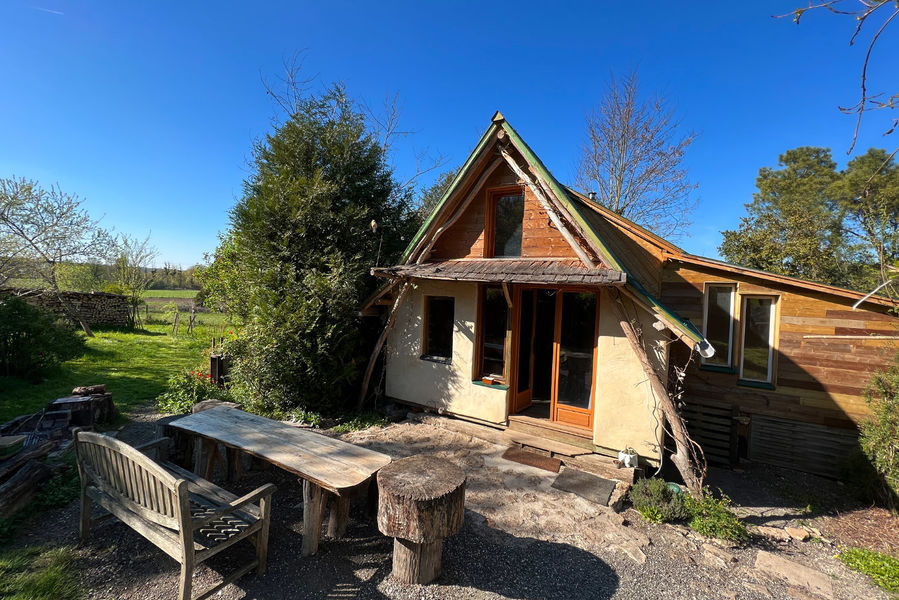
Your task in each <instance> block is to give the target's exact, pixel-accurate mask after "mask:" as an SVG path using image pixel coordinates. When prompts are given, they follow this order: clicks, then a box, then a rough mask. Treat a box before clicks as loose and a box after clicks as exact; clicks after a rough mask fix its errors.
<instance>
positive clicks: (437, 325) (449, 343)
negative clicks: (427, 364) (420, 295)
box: [421, 296, 456, 363]
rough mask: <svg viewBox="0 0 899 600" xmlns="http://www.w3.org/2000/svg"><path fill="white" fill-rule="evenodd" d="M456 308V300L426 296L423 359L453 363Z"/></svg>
mask: <svg viewBox="0 0 899 600" xmlns="http://www.w3.org/2000/svg"><path fill="white" fill-rule="evenodd" d="M455 308H456V301H455V299H454V298H449V297H445V296H425V306H424V340H423V344H422V346H423V347H422V355H421V358H423V359H425V360H433V361H437V362H445V363H449V362H451V361H452V359H453V320H454V319H455V314H454V313H455Z"/></svg>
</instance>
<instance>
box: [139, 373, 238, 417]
mask: <svg viewBox="0 0 899 600" xmlns="http://www.w3.org/2000/svg"><path fill="white" fill-rule="evenodd" d="M213 399H214V400H222V401H223V402H233V401H234V400H233V396H232V394H231V391H230V390H228V389H227V388H223V387H220V386H218V385H216V384H215V383H213V381H212V378H211V376H210V375H209V374H208V373H203V372H200V371H182V372H181V373H178V374H177V375H172V376H171V377H169V381H168V384H167V386H166V390H165V391H164V392H163V393H161V394H160V395H159V396H158V397H157V398H156V403H157V405H158V406H159V410H161V411H162V412H166V413H174V414H184V413H189V412H190V410H191V409H192V408H193V406H194V404H196V403H197V402H202V401H203V400H213Z"/></svg>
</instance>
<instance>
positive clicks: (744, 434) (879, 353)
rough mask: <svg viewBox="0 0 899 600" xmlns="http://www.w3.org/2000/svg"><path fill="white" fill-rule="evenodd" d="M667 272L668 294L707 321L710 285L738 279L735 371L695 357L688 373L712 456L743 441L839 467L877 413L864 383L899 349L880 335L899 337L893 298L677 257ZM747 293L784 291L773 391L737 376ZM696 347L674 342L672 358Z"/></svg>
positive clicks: (681, 358)
mask: <svg viewBox="0 0 899 600" xmlns="http://www.w3.org/2000/svg"><path fill="white" fill-rule="evenodd" d="M662 279H663V282H662V301H663V302H665V303H666V304H667V305H668V306H670V307H671V308H673V309H674V310H676V311H678V313H679V314H680V315H681V316H683V317H685V318H689V319H690V320H691V321H692V322H693V323H694V324H696V325H697V326H699V327H702V324H703V295H704V289H705V284H706V283H712V282H732V283H735V284H736V302H735V312H736V314H735V322H734V336H733V339H734V343H733V346H734V349H735V352H734V359H733V366H734V367H735V369H734V372H731V373H728V372H719V371H712V370H708V369H705V368H702V367H701V366H700V365H699V364H698V362H699V361H698V358H695V359H694V361H693V362H691V363H690V367H689V369H688V372H687V377H686V381H685V393H684V398H683V399H684V401H685V402H686V404H687V411H688V413H689V414H690V415H692V417H693V428H694V430H695V433H696V436H697V438H698V439H700V441H701V443H703V444H704V445H705V444H708V445H709V447H710V449H711V452H710V454H711V456H712V458H718V459H719V462H727V461H726V460H724V459H725V458H726V457H727V456H728V455H730V456H731V458H735V457H736V454H737V452H738V448H736V447H734V446H735V445H737V444H742V445H743V449H742V454H743V455H744V456H747V455H748V457H749V458H751V459H756V460H761V461H762V462H776V456H778V455H784V456H786V455H792V456H794V457H799V458H800V460H801V461H804V464H797V465H794V466H795V467H796V468H799V469H801V470H808V471H812V472H818V473H822V474H827V475H836V474H837V470H838V467H839V464H838V463H839V462H840V461H841V460H842V459H843V458H845V456H846V453H847V448H848V447H849V446H851V445H852V444H851V441H852V440H853V439H854V438H855V436H856V435H857V429H856V425H857V424H858V423H859V421H860V420H861V419H863V418H864V417H865V416H866V415H867V414H868V408H867V405H866V404H865V400H864V390H865V387H866V386H867V384H868V381H869V380H870V377H871V375H872V374H873V373H874V372H875V371H877V370H878V369H884V368H886V367H888V366H889V365H890V364H891V363H892V361H893V358H894V356H895V355H896V352H897V342H899V340H894V339H876V338H874V337H873V336H889V337H896V336H899V319H897V318H896V317H894V316H892V315H890V314H888V313H887V310H888V308H887V307H885V306H875V305H871V304H866V305H865V308H860V309H858V310H852V309H851V306H852V304H853V302H854V300H853V299H850V298H842V297H839V296H836V295H831V294H825V293H821V292H815V291H811V290H804V289H802V288H801V287H799V286H792V285H786V284H781V283H773V282H770V281H766V280H763V279H760V278H754V277H751V276H747V275H743V274H738V273H732V272H729V271H727V270H725V269H713V268H705V267H700V266H696V265H686V264H679V263H669V264H668V265H666V267H665V270H664V272H663V278H662ZM744 295H764V296H770V297H774V298H776V299H777V300H776V309H775V319H776V323H775V325H774V327H775V330H774V331H775V338H774V347H775V352H774V372H773V380H772V383H773V386H772V387H773V389H758V388H753V387H746V386H744V385H741V384H738V375H737V371H738V366H739V363H738V361H739V344H740V341H739V340H740V331H741V329H740V328H741V323H740V317H741V315H740V314H739V311H740V304H741V303H740V298H741V296H744ZM678 346H682V345H678ZM687 353H688V351H687V349H686V348H685V347H676V348H672V355H671V364H672V365H678V366H681V365H683V364H685V363H686V362H687V358H688V356H687ZM727 411H731V412H732V414H733V417H734V418H732V419H731V422H730V423H728V422H727V420H726V419H722V418H721V417H722V416H724V414H725V413H726V412H727ZM689 426H690V424H688V427H689Z"/></svg>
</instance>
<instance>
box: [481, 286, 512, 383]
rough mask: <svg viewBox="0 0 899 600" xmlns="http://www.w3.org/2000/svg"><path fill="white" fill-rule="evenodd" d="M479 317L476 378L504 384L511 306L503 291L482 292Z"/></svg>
mask: <svg viewBox="0 0 899 600" xmlns="http://www.w3.org/2000/svg"><path fill="white" fill-rule="evenodd" d="M479 315H480V319H479V322H478V332H479V334H480V335H479V339H478V353H479V354H478V373H477V377H479V378H483V377H490V378H492V379H493V380H494V381H500V382H505V380H506V375H505V372H506V335H507V332H508V329H509V305H508V304H507V303H506V295H505V293H503V289H502V288H501V287H499V286H492V285H491V286H484V287H482V288H481V297H480V311H479Z"/></svg>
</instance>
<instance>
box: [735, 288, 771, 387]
mask: <svg viewBox="0 0 899 600" xmlns="http://www.w3.org/2000/svg"><path fill="white" fill-rule="evenodd" d="M773 305H774V301H773V300H772V299H771V298H746V300H745V301H744V302H743V315H742V320H743V368H742V370H741V372H740V377H742V378H743V379H749V380H751V381H763V382H770V381H771V327H772V326H773V323H771V313H772V312H773V311H772V310H771V308H772V307H773Z"/></svg>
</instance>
